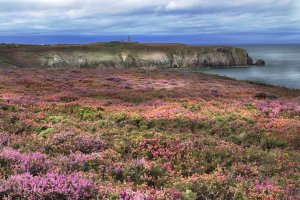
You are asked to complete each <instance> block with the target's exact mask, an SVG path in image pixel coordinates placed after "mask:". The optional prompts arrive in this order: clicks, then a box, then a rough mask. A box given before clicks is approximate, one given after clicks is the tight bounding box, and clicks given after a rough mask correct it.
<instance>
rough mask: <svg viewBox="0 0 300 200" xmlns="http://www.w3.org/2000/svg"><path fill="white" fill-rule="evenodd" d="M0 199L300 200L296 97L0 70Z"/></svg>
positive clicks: (255, 87)
mask: <svg viewBox="0 0 300 200" xmlns="http://www.w3.org/2000/svg"><path fill="white" fill-rule="evenodd" d="M0 116H1V117H0V179H1V180H0V199H112V200H113V199H123V200H128V199H136V200H140V199H141V200H142V199H144V200H151V199H184V200H192V199H199V200H202V199H239V200H241V199H249V200H251V199H268V200H269V199H299V197H300V196H299V195H300V189H299V188H300V181H299V178H300V152H299V150H300V91H299V90H289V89H286V88H280V87H274V86H269V85H259V84H254V83H248V82H243V81H237V80H233V79H229V78H224V77H218V76H212V75H205V74H201V73H183V72H174V71H164V70H154V71H145V70H142V69H12V68H11V69H8V68H4V69H0Z"/></svg>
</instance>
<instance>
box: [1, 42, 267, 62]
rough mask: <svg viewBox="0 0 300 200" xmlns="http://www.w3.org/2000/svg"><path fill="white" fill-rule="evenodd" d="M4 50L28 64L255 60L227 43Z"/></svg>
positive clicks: (71, 46)
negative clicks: (226, 44)
mask: <svg viewBox="0 0 300 200" xmlns="http://www.w3.org/2000/svg"><path fill="white" fill-rule="evenodd" d="M1 50H2V51H3V50H4V51H7V53H8V54H10V55H14V56H12V58H13V59H14V60H13V61H11V63H16V66H25V67H26V66H27V67H120V68H121V67H144V68H145V67H154V68H198V67H214V66H248V65H253V60H252V59H251V57H249V55H248V54H247V52H246V50H244V49H241V48H235V47H225V46H189V45H183V44H139V43H130V44H129V43H94V44H87V45H48V46H32V45H30V46H29V45H21V46H19V47H18V48H13V49H12V48H11V49H1ZM18 63H20V64H19V65H18ZM263 63H264V62H263V61H262V60H258V61H257V62H256V63H255V64H257V65H262V64H263Z"/></svg>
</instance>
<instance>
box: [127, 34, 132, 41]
mask: <svg viewBox="0 0 300 200" xmlns="http://www.w3.org/2000/svg"><path fill="white" fill-rule="evenodd" d="M127 42H128V43H130V42H131V38H130V35H128V40H127Z"/></svg>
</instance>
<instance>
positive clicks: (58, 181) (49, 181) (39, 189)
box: [0, 173, 96, 200]
mask: <svg viewBox="0 0 300 200" xmlns="http://www.w3.org/2000/svg"><path fill="white" fill-rule="evenodd" d="M95 193H96V188H95V185H94V183H93V182H92V181H91V180H89V179H86V178H82V177H81V176H80V175H79V174H71V175H68V176H65V175H58V174H53V173H47V174H46V175H44V176H32V175H30V174H29V173H25V174H20V175H15V176H11V177H10V178H9V179H8V180H6V181H2V182H1V183H0V197H1V198H3V199H32V200H35V199H36V200H38V199H69V200H73V199H74V200H76V199H77V200H79V199H91V198H92V197H93V196H94V195H95Z"/></svg>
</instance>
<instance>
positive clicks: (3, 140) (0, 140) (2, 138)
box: [0, 133, 10, 148]
mask: <svg viewBox="0 0 300 200" xmlns="http://www.w3.org/2000/svg"><path fill="white" fill-rule="evenodd" d="M9 140H10V136H9V135H8V134H6V133H0V148H2V147H5V146H7V145H8V143H9Z"/></svg>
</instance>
